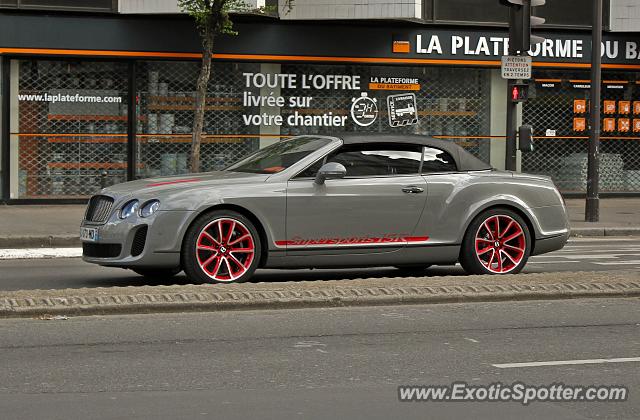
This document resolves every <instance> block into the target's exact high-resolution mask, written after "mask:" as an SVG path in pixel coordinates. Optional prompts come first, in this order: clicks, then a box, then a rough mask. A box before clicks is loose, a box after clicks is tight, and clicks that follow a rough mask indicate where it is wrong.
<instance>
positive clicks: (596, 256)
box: [541, 254, 621, 260]
mask: <svg viewBox="0 0 640 420" xmlns="http://www.w3.org/2000/svg"><path fill="white" fill-rule="evenodd" d="M616 255H621V254H592V255H588V254H585V255H575V254H570V255H555V254H549V255H541V256H544V257H545V258H575V259H583V260H588V259H593V260H602V259H616V258H618V257H616Z"/></svg>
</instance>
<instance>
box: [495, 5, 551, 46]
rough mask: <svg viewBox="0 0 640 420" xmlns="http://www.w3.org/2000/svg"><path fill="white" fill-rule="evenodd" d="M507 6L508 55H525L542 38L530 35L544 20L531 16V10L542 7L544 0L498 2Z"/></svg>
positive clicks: (541, 40) (542, 39)
mask: <svg viewBox="0 0 640 420" xmlns="http://www.w3.org/2000/svg"><path fill="white" fill-rule="evenodd" d="M500 3H501V4H503V5H505V6H509V54H512V55H515V54H517V53H525V52H527V51H529V49H530V48H531V45H532V44H533V45H535V44H539V43H541V42H543V41H544V38H542V37H539V36H535V35H531V28H532V27H535V26H539V25H542V24H543V23H544V18H541V17H538V16H532V15H531V8H532V7H536V6H543V5H544V4H545V3H546V0H500Z"/></svg>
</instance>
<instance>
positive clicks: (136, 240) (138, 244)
mask: <svg viewBox="0 0 640 420" xmlns="http://www.w3.org/2000/svg"><path fill="white" fill-rule="evenodd" d="M148 230H149V227H148V226H147V225H144V226H141V227H140V228H139V229H138V230H137V231H136V234H135V235H133V243H132V244H131V256H132V257H137V256H138V255H140V254H142V251H144V245H145V243H146V242H147V231H148Z"/></svg>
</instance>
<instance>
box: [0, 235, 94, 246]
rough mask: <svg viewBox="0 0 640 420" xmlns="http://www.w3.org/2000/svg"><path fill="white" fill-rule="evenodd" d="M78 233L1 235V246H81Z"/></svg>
mask: <svg viewBox="0 0 640 420" xmlns="http://www.w3.org/2000/svg"><path fill="white" fill-rule="evenodd" d="M80 246H82V243H81V242H80V238H79V237H78V235H56V236H45V235H41V236H36V235H34V236H0V248H56V247H58V248H63V247H80Z"/></svg>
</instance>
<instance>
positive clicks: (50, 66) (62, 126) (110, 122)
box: [10, 60, 128, 198]
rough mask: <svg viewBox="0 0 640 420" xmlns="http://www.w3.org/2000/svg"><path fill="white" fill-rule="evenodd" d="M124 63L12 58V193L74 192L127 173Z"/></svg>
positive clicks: (86, 192)
mask: <svg viewBox="0 0 640 420" xmlns="http://www.w3.org/2000/svg"><path fill="white" fill-rule="evenodd" d="M126 70H127V66H126V64H121V63H111V62H75V61H44V60H13V61H12V62H11V87H10V91H11V96H10V98H11V99H10V101H11V112H10V115H11V121H10V132H11V134H10V151H11V156H10V160H11V170H10V172H11V173H10V179H11V188H10V196H11V198H50V197H55V198H65V197H66V198H76V197H85V196H87V195H91V194H93V193H95V192H96V191H98V190H99V189H100V187H101V185H102V184H107V185H111V184H114V183H118V182H123V181H124V180H125V179H126V168H127V151H126V143H127V98H128V92H127V82H126V81H127V76H126V75H127V72H126Z"/></svg>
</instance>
